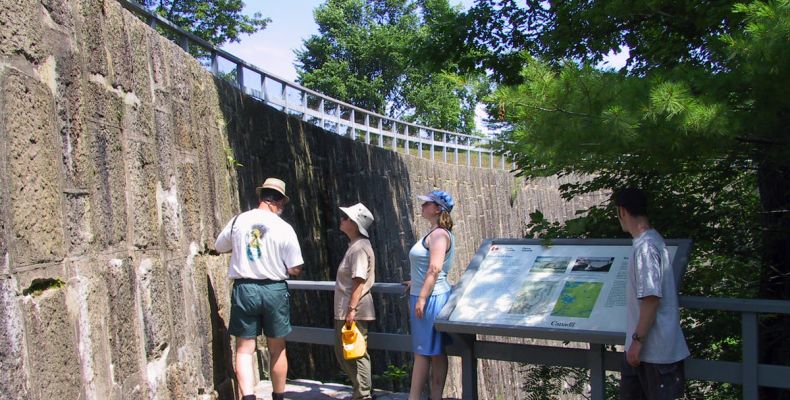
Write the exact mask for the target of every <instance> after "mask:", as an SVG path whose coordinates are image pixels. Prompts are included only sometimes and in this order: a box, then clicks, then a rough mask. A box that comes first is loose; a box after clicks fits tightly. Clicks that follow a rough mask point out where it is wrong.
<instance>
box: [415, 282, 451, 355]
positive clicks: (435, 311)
mask: <svg viewBox="0 0 790 400" xmlns="http://www.w3.org/2000/svg"><path fill="white" fill-rule="evenodd" d="M418 298H419V296H417V295H411V296H409V317H410V318H409V321H410V323H409V324H410V326H411V348H412V351H413V352H414V353H416V354H420V355H423V356H437V355H439V354H442V353H444V335H443V334H442V333H441V332H438V331H437V330H436V329H434V327H433V321H434V320H435V319H436V317H437V316H438V315H439V312H441V311H442V308H443V307H444V305H445V304H446V303H447V300H448V299H450V292H449V291H448V292H445V293H442V294H436V295H431V296H430V297H428V300H427V301H426V302H425V310H424V311H425V315H423V317H422V318H417V317H416V316H415V315H414V306H415V305H416V304H417V299H418Z"/></svg>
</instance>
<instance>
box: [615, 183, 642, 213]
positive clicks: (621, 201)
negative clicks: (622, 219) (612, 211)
mask: <svg viewBox="0 0 790 400" xmlns="http://www.w3.org/2000/svg"><path fill="white" fill-rule="evenodd" d="M612 200H613V201H614V205H616V206H617V207H623V208H625V210H626V211H628V213H629V214H631V215H632V216H634V217H647V194H645V191H644V190H642V189H636V188H622V189H617V190H616V191H615V192H614V194H613V195H612Z"/></svg>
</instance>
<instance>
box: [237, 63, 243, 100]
mask: <svg viewBox="0 0 790 400" xmlns="http://www.w3.org/2000/svg"><path fill="white" fill-rule="evenodd" d="M236 85H238V87H239V90H241V92H242V93H244V67H242V66H241V64H236Z"/></svg>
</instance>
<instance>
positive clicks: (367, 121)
mask: <svg viewBox="0 0 790 400" xmlns="http://www.w3.org/2000/svg"><path fill="white" fill-rule="evenodd" d="M365 144H370V114H368V113H365Z"/></svg>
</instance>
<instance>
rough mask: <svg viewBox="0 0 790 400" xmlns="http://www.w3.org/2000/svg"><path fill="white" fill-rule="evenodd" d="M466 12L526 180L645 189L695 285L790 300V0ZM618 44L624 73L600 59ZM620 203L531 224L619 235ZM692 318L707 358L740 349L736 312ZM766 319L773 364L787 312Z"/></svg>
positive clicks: (698, 347)
mask: <svg viewBox="0 0 790 400" xmlns="http://www.w3.org/2000/svg"><path fill="white" fill-rule="evenodd" d="M458 21H459V23H462V24H464V25H465V27H466V29H465V30H464V32H462V33H460V34H459V33H458V32H457V31H456V30H453V31H450V32H449V33H447V34H446V36H447V37H450V38H452V39H454V42H453V43H454V45H453V46H450V47H451V48H458V49H462V51H460V52H459V54H460V56H459V57H457V58H455V60H456V62H458V63H459V65H461V66H462V67H463V68H468V69H481V68H484V69H491V70H492V71H493V73H494V75H495V76H496V77H497V78H498V80H499V81H500V82H501V84H500V86H499V87H498V88H497V90H496V91H495V92H494V93H493V94H492V95H491V96H490V97H489V98H488V109H489V113H490V114H491V115H492V116H494V117H495V118H497V120H498V123H499V124H500V125H501V127H502V128H503V129H504V131H505V134H504V135H503V138H504V139H508V140H509V143H507V144H505V145H504V146H503V147H502V149H501V150H502V151H503V152H506V153H508V154H509V155H510V156H511V157H513V158H514V159H515V160H516V163H517V165H518V172H519V173H520V174H522V175H524V176H526V177H535V176H544V175H551V174H561V175H562V174H576V175H579V176H586V177H588V179H587V180H585V181H583V182H581V183H577V184H570V185H565V186H563V187H562V188H561V190H562V191H563V195H564V196H566V197H567V198H572V197H574V196H577V195H583V194H585V193H589V192H592V191H598V190H610V189H613V188H617V187H621V186H639V187H643V188H645V189H646V190H647V191H648V192H649V193H650V195H651V197H652V199H653V206H652V210H651V212H652V215H651V220H652V222H653V223H654V224H655V225H656V226H657V227H659V230H661V231H662V233H664V234H665V235H666V236H667V237H690V238H692V239H693V240H694V243H695V248H694V253H693V257H692V260H691V263H690V265H689V270H688V273H687V275H686V278H685V283H684V286H683V288H682V290H683V292H684V293H686V294H694V295H705V296H721V297H747V298H751V297H761V298H774V299H785V300H788V299H790V212H789V211H788V210H790V185H788V182H790V147H789V144H790V131H789V130H788V128H787V127H788V126H790V124H788V122H790V121H788V118H790V98H788V97H787V96H786V93H788V90H790V80H788V79H786V77H784V76H783V74H786V72H784V71H787V70H788V67H790V52H787V51H786V50H785V49H786V48H787V47H788V45H789V44H790V2H788V1H787V0H774V1H746V2H738V1H704V0H703V1H699V0H693V1H692V0H688V1H686V0H680V1H665V0H658V1H655V0H650V1H647V0H641V1H629V2H624V1H606V2H603V1H580V0H568V1H538V0H527V1H525V2H521V1H520V2H515V1H511V0H480V1H478V2H477V4H476V5H475V6H474V7H473V8H472V9H471V10H470V11H469V12H468V13H466V14H464V15H461V16H460V17H459V19H458ZM621 49H627V50H628V51H629V56H628V61H627V64H626V66H625V67H624V68H622V69H621V70H619V71H614V70H602V69H601V68H600V67H599V66H598V65H599V63H600V61H601V60H602V59H603V57H604V56H606V55H607V54H609V53H610V52H613V51H614V52H618V51H620V50H621ZM608 207H609V205H608V204H602V205H601V206H599V207H594V208H593V209H591V210H588V212H587V213H586V214H583V215H580V217H579V218H577V219H575V220H571V221H568V222H567V223H565V224H556V223H551V222H550V221H546V220H545V219H542V218H541V215H540V214H539V213H535V214H533V217H534V218H533V220H532V222H531V224H530V226H529V228H530V234H532V235H538V236H541V235H547V234H553V235H558V236H576V237H585V236H594V237H601V236H603V237H607V236H610V235H611V236H615V235H621V234H622V233H620V232H617V229H616V228H617V224H616V221H615V219H614V213H613V212H612V210H611V209H610V208H608ZM684 319H685V321H684V322H685V324H686V325H685V326H687V327H688V326H694V327H695V329H693V330H691V329H686V334H687V336H688V340H689V344H690V346H691V347H692V354H693V355H694V356H695V357H711V358H722V359H725V360H726V359H737V358H738V346H739V342H738V341H739V339H738V337H739V332H738V329H739V323H738V321H737V316H732V315H720V314H713V313H706V314H703V313H698V312H691V311H686V312H685V314H684ZM760 329H761V330H760V334H761V337H760V340H761V362H765V363H778V364H788V363H790V343H788V341H787V340H786V339H785V334H784V333H783V332H787V331H788V329H790V319H788V318H786V317H777V316H770V315H769V316H765V317H764V318H763V319H761V328H760ZM715 389H716V390H715V392H716V393H717V394H716V396H719V397H721V398H727V396H729V395H732V396H737V388H736V389H733V388H732V387H729V386H726V385H722V386H719V387H715ZM710 390H711V388H709V387H708V388H697V390H696V391H695V392H694V393H697V394H700V393H708V394H707V395H711V394H710V392H709V391H710ZM711 396H712V395H711ZM761 396H763V397H765V398H788V396H789V395H788V394H787V393H781V394H780V393H777V392H771V391H769V390H767V389H764V390H763V392H762V393H761ZM782 396H784V397H782Z"/></svg>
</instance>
